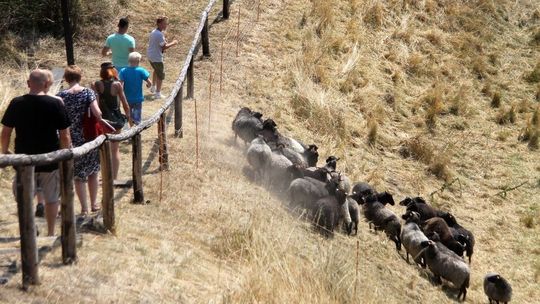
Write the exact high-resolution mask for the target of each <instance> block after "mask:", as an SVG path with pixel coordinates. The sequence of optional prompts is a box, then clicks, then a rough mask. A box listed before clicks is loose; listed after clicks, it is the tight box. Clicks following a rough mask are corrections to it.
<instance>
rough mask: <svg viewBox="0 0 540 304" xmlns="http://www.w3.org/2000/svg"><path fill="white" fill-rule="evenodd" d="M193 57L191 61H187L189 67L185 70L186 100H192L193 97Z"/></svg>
mask: <svg viewBox="0 0 540 304" xmlns="http://www.w3.org/2000/svg"><path fill="white" fill-rule="evenodd" d="M193 69H194V67H193V57H191V60H190V61H189V67H188V70H187V98H188V99H190V98H193V96H194V94H193V93H194V91H195V87H194V83H193V82H194V79H193V78H194V75H193V72H194V71H193Z"/></svg>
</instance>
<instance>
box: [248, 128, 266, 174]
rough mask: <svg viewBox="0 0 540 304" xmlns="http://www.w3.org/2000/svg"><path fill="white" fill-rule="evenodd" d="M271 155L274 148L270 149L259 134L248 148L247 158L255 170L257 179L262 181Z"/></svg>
mask: <svg viewBox="0 0 540 304" xmlns="http://www.w3.org/2000/svg"><path fill="white" fill-rule="evenodd" d="M271 157H272V150H270V147H269V146H268V145H267V144H266V142H265V141H264V139H263V137H262V136H257V137H256V138H255V139H253V140H252V141H251V144H250V145H249V148H248V150H247V160H248V163H249V164H250V165H251V167H252V168H253V170H254V171H255V180H258V181H262V179H263V176H264V172H265V170H266V169H267V167H268V165H269V163H270V161H271Z"/></svg>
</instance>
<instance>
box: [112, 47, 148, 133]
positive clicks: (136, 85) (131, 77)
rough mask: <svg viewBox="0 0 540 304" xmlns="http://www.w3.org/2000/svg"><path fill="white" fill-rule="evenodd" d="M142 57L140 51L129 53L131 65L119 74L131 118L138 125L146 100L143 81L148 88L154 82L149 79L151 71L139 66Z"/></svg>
mask: <svg viewBox="0 0 540 304" xmlns="http://www.w3.org/2000/svg"><path fill="white" fill-rule="evenodd" d="M141 57H142V56H141V54H140V53H138V52H132V53H129V56H128V62H129V67H127V68H124V69H122V70H121V71H120V75H119V76H120V81H121V82H122V84H123V85H124V94H125V95H126V99H127V102H128V104H129V109H130V111H131V119H132V120H133V123H135V124H137V125H138V124H139V123H140V122H141V115H142V102H143V101H144V95H143V88H142V83H143V81H145V82H146V87H147V88H150V87H151V86H152V82H151V81H150V79H148V78H149V77H150V73H149V72H148V71H147V70H146V69H144V68H143V67H140V66H139V63H140V62H141Z"/></svg>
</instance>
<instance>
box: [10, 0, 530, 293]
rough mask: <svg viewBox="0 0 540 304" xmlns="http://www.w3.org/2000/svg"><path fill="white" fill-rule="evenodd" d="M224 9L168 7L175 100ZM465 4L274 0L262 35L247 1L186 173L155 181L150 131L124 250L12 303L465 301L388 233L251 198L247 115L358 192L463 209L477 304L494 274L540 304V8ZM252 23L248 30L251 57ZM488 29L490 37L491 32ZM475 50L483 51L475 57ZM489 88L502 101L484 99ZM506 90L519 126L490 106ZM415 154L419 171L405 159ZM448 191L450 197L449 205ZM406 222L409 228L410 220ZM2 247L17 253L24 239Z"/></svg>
mask: <svg viewBox="0 0 540 304" xmlns="http://www.w3.org/2000/svg"><path fill="white" fill-rule="evenodd" d="M137 3H139V4H140V6H135V5H132V6H131V7H130V10H132V13H130V15H132V18H134V19H133V20H134V21H133V24H135V26H134V27H133V29H132V32H134V33H135V34H134V36H135V37H136V38H137V40H138V41H139V42H140V44H139V45H140V49H142V50H144V49H145V46H143V44H144V41H145V40H146V39H145V37H146V34H142V33H146V32H147V31H149V29H150V28H151V25H152V21H151V19H149V18H147V15H146V14H145V12H146V11H147V10H148V9H149V7H148V5H149V4H146V3H145V2H137ZM456 3H457V2H456ZM459 3H461V2H459ZM489 3H493V5H494V6H495V8H496V9H495V11H496V12H498V13H493V11H491V10H490V9H491V6H489V5H488V4H489ZM205 5H206V4H205V3H202V2H200V1H198V2H197V3H192V2H190V4H189V5H182V6H175V5H172V4H165V6H164V7H163V11H164V12H168V14H169V15H170V16H171V17H173V26H172V28H171V30H170V33H169V35H170V36H173V35H176V36H177V37H178V38H179V39H181V41H182V43H181V47H179V48H177V49H174V50H171V52H169V54H168V55H169V56H170V57H168V59H167V60H168V61H167V72H168V80H169V82H168V85H169V88H170V85H171V83H172V80H173V79H174V78H175V77H176V75H177V74H178V68H177V66H179V65H180V63H181V62H183V56H184V54H185V52H186V50H187V48H188V45H189V41H190V39H191V34H190V33H191V31H192V30H193V28H194V27H195V26H196V23H197V22H198V12H200V11H201V10H202V7H204V6H205ZM456 5H457V4H456ZM456 5H453V4H452V3H451V2H448V1H437V2H436V1H367V2H362V3H360V2H358V1H313V2H309V1H272V2H271V1H261V14H260V18H259V21H258V22H256V19H257V13H256V7H257V2H256V1H238V2H235V3H234V4H233V7H232V13H231V19H230V20H229V21H225V22H220V23H216V24H214V25H213V26H212V29H211V43H212V45H211V48H212V52H213V56H212V58H211V59H206V60H198V61H197V62H196V64H195V67H196V78H195V79H196V86H195V87H196V94H195V95H196V99H195V101H193V100H192V101H186V102H185V104H184V114H185V120H184V125H185V137H184V138H183V139H174V138H172V136H169V144H170V147H169V157H170V161H171V170H170V171H169V172H165V173H163V175H161V174H159V173H157V170H156V169H157V157H156V154H155V149H153V147H154V141H155V138H156V136H155V135H156V133H157V131H156V130H155V128H152V129H150V130H148V131H146V132H145V133H143V141H144V155H145V156H146V160H147V162H146V163H145V172H146V174H145V176H144V182H145V189H144V190H145V195H146V198H147V199H149V200H151V204H149V205H144V206H141V205H131V204H129V202H130V199H131V193H130V192H129V191H128V192H123V191H117V198H118V200H117V223H118V229H117V231H118V233H117V235H116V236H112V235H105V236H103V235H92V234H84V235H83V239H84V241H83V242H84V245H83V247H82V248H81V249H80V250H79V262H78V263H77V264H76V265H74V266H68V267H64V266H61V260H60V252H59V251H56V252H54V253H51V254H49V255H47V257H46V258H45V260H44V261H42V263H41V267H40V275H41V279H42V282H43V284H42V285H41V286H39V287H36V288H35V289H33V290H32V291H31V292H29V293H24V292H21V291H20V290H19V286H20V281H21V277H20V274H18V275H16V276H14V277H13V278H12V279H11V280H10V281H9V283H8V284H6V285H3V286H1V287H0V291H1V292H0V301H2V302H10V303H11V302H13V303H18V302H30V301H33V300H37V302H42V301H43V302H45V301H47V302H68V301H69V302H85V303H86V302H89V303H90V302H100V303H101V302H145V303H147V302H148V303H151V302H187V303H200V302H212V303H214V302H230V303H254V302H265V303H267V302H269V303H284V302H292V303H304V302H316V303H349V302H360V303H381V302H387V303H404V302H405V303H413V302H415V303H417V302H420V303H433V302H436V301H438V302H444V303H446V302H453V301H454V297H455V292H454V291H453V290H451V289H448V288H447V287H443V288H441V287H438V286H434V285H433V284H431V282H430V280H429V276H428V273H427V272H425V271H422V270H419V269H417V268H416V267H414V266H412V265H407V264H406V262H405V261H404V259H403V258H402V257H403V252H402V253H401V254H399V253H397V252H396V251H395V250H394V249H393V248H394V247H393V245H392V243H390V242H388V241H387V240H386V238H385V237H384V236H383V235H382V234H374V233H372V232H370V231H368V227H367V225H366V224H365V223H362V224H361V225H360V227H359V235H358V237H356V238H353V237H345V236H341V235H338V236H336V238H335V239H334V240H330V241H329V240H324V239H322V238H321V237H320V236H319V235H317V234H315V233H313V232H312V231H311V229H310V225H309V224H307V223H305V222H303V221H300V220H296V219H295V217H294V216H293V215H291V214H289V213H287V212H286V211H285V210H284V209H283V208H282V206H281V204H282V203H281V202H280V201H279V200H277V199H276V198H275V197H273V196H272V195H271V194H269V193H268V192H267V191H266V190H264V189H263V188H261V187H259V186H257V185H254V184H252V183H250V182H249V181H248V180H247V179H246V178H245V177H244V176H243V175H242V170H241V169H242V167H243V166H244V164H245V161H244V158H243V152H242V145H241V144H240V145H235V144H233V142H232V134H231V131H230V122H231V120H232V117H233V116H234V114H235V112H236V111H237V109H238V108H239V107H240V106H241V105H249V106H250V107H253V108H256V109H260V110H261V111H262V112H263V113H264V114H265V116H269V117H273V118H274V119H275V120H276V121H277V122H278V124H279V125H280V130H281V131H282V132H283V133H286V134H290V135H293V136H295V137H298V138H299V139H302V140H304V141H306V142H315V143H316V144H317V145H319V146H320V147H321V152H322V153H321V154H322V155H323V156H326V155H330V154H335V155H338V156H340V157H342V159H343V160H342V161H341V162H340V168H341V170H343V172H345V173H346V174H347V175H349V176H350V177H351V178H352V179H353V180H355V181H364V180H367V181H369V182H370V183H373V184H374V185H376V186H377V188H378V189H379V190H388V191H390V192H392V193H393V194H394V195H395V197H396V199H398V200H399V199H402V198H403V197H404V196H409V195H422V196H425V197H429V198H430V200H431V202H432V203H433V204H435V205H437V206H439V207H441V208H443V209H446V210H451V211H452V212H453V213H454V214H455V215H456V217H457V219H458V220H459V221H460V222H462V224H463V225H464V226H465V227H467V228H470V229H471V230H472V231H473V232H474V233H475V235H476V237H477V247H476V250H475V251H476V253H475V255H474V257H473V263H472V265H471V271H472V278H471V287H470V289H469V294H468V301H469V302H473V303H484V302H486V299H485V297H484V295H483V290H482V278H483V276H484V274H485V273H486V272H488V271H497V272H500V273H501V274H503V275H504V276H505V277H506V278H507V279H509V280H510V282H511V283H512V285H513V287H514V302H515V303H523V302H528V303H532V302H534V301H537V300H536V299H538V298H540V293H539V292H540V290H539V289H538V283H539V280H540V251H539V247H538V244H539V241H540V239H539V237H540V234H539V232H540V231H539V229H540V224H539V218H540V213H539V212H540V211H539V208H540V207H539V204H540V195H539V189H540V180H539V172H540V165H539V164H540V157H539V154H538V151H534V150H530V149H529V148H528V146H527V143H522V142H520V141H518V135H519V133H520V132H521V130H522V129H523V127H524V126H526V124H527V120H530V119H531V114H532V113H533V111H534V110H535V109H537V108H538V102H537V101H535V99H534V98H535V97H534V95H535V92H536V91H535V90H536V86H537V84H534V83H529V82H527V81H524V80H523V75H524V74H526V73H529V72H530V71H531V69H532V68H533V67H534V65H535V64H536V61H537V60H538V59H537V58H538V46H536V45H535V44H531V43H530V40H531V36H532V35H533V34H534V31H535V30H537V29H538V25H539V24H538V21H537V20H536V19H534V12H535V11H534V9H535V8H536V11H538V9H537V8H538V1H518V2H516V4H515V5H514V4H513V2H512V3H508V2H506V1H494V2H483V1H477V2H474V5H478V6H473V7H476V8H477V10H473V11H472V12H470V11H469V12H468V13H469V15H467V14H466V13H467V11H466V9H467V8H469V6H467V5H463V6H459V5H457V6H456ZM238 7H241V8H242V10H241V12H242V16H241V17H242V18H241V23H240V24H241V25H240V29H241V42H240V50H239V56H238V57H237V56H236V38H235V35H236V34H235V31H236V22H237V19H236V18H237V13H238V11H237V10H238ZM172 8H174V10H171V9H172ZM460 9H461V10H463V11H460ZM479 9H484V10H479ZM172 12H173V13H172ZM186 12H190V13H186ZM479 12H481V13H479ZM471 14H472V15H471ZM475 14H477V15H475ZM491 14H494V15H493V16H494V17H493V16H492V15H491ZM176 16H181V18H178V17H176ZM455 16H466V17H467V18H471V19H467V18H465V17H464V18H462V19H460V20H455V19H454V18H456V17H455ZM175 17H176V19H175ZM473 17H475V18H473ZM480 17H482V18H480ZM484 17H485V18H486V19H487V20H488V21H489V22H486V23H482V21H484ZM504 17H506V18H507V19H508V20H506V21H505V20H504ZM471 20H478V22H479V25H480V26H484V27H486V24H487V25H488V26H487V28H483V29H482V30H480V29H478V28H476V30H477V32H478V33H477V34H476V35H472V34H470V31H465V30H464V29H465V28H474V26H476V27H478V26H479V25H478V24H472V23H471ZM535 20H536V21H535ZM468 22H469V23H468ZM522 23H524V24H525V25H522ZM141 29H144V30H141ZM486 32H490V33H491V36H490V37H486V36H485V35H487V34H486ZM223 37H225V39H224V40H223V45H224V48H223V54H224V56H223V57H224V61H223V70H224V81H223V90H222V94H221V96H220V94H219V71H220V60H219V59H220V48H221V39H222V38H223ZM509 37H511V38H509ZM48 43H49V44H50V45H45V46H44V48H43V51H42V53H39V54H38V56H40V57H42V58H44V60H49V61H51V62H53V63H55V62H56V63H57V64H61V58H60V57H59V55H58V54H56V53H51V52H50V51H49V50H51V49H53V48H57V49H60V48H61V47H62V46H61V43H60V42H55V41H50V40H49V42H48ZM100 44H101V41H96V42H91V41H89V42H86V44H85V45H80V46H79V48H78V50H79V52H82V53H80V55H79V62H80V64H81V65H82V66H83V67H84V69H85V71H86V73H87V75H96V74H97V65H95V64H94V63H95V62H99V61H101V58H99V57H98V55H97V52H98V49H99V46H100ZM475 44H476V47H477V48H480V49H481V51H479V50H476V51H472V50H470V48H469V47H471V46H474V45H475ZM478 45H479V46H478ZM82 50H86V51H82ZM491 54H494V55H491ZM491 57H495V59H494V60H493V63H490V62H491V61H490V58H491ZM478 62H480V63H478ZM145 66H147V65H146V64H145ZM10 73H15V72H13V71H11V72H10ZM479 73H480V74H482V73H483V76H482V77H480V78H479V77H477V74H479ZM210 74H212V79H213V82H212V112H211V113H212V114H211V123H210V127H209V123H208V117H209V115H208V113H209V87H210V86H209V78H210ZM13 75H15V74H13ZM18 77H20V78H21V79H24V77H21V76H18ZM88 77H89V76H88ZM487 83H490V89H489V90H488V91H490V92H487V93H488V94H483V93H482V92H481V91H482V88H484V87H485V86H486V84H487ZM498 91H500V92H502V96H503V98H502V99H503V106H502V109H503V110H499V109H493V108H491V107H490V102H491V100H492V95H493V94H494V92H498ZM165 92H167V91H166V90H165ZM486 95H487V96H486ZM388 96H392V97H388ZM392 100H393V101H392ZM195 103H196V104H197V112H198V125H199V133H200V138H199V141H200V151H201V153H200V162H199V167H198V168H197V167H196V157H195V128H194V127H195V123H194V110H195V109H194V106H195ZM159 104H160V102H156V101H151V102H147V103H146V104H145V106H144V113H145V114H146V115H149V114H150V113H152V112H153V110H155V109H156V108H158V107H159ZM523 104H524V105H523ZM511 106H515V112H516V115H515V116H516V118H515V123H513V124H512V123H508V124H504V125H500V124H498V123H497V122H496V120H497V117H498V116H499V112H500V111H505V112H507V111H509V109H510V107H511ZM452 109H454V110H452ZM452 113H456V114H452ZM374 126H375V127H374ZM373 130H375V131H373ZM168 134H169V135H171V134H172V126H169V129H168ZM415 138H416V140H412V139H415ZM404 149H407V151H409V154H412V157H409V158H404V157H403V156H402V155H403V151H404ZM122 151H123V152H124V158H123V162H122V163H123V164H126V166H123V167H122V172H121V175H122V176H126V177H127V176H129V172H130V166H129V163H130V162H129V158H128V157H129V155H130V153H129V152H130V146H129V145H127V144H124V145H122ZM411 151H412V153H411ZM425 155H428V156H425ZM421 156H423V157H421ZM415 157H416V158H417V159H419V160H416V159H415ZM11 174H12V173H11V170H8V169H3V170H2V173H1V175H2V178H1V180H0V183H1V187H0V188H1V189H2V190H1V191H0V200H1V201H2V202H4V206H6V208H4V209H3V210H4V211H3V212H2V213H0V224H1V226H0V236H1V237H14V236H17V222H16V209H15V204H14V202H13V199H12V197H11V195H10V193H9V185H10V177H11ZM161 181H162V182H161ZM523 182H527V183H526V184H524V185H523V186H521V187H519V188H517V189H515V190H513V191H509V192H507V194H506V196H505V197H503V196H502V195H497V193H499V192H500V191H501V190H503V189H506V188H510V187H513V186H517V185H520V184H522V183H523ZM161 184H162V185H163V186H162V187H160V185H161ZM445 185H446V187H445ZM160 188H162V198H161V200H160V195H159V194H160ZM439 189H444V191H439V192H436V193H434V192H435V191H437V190H439ZM431 193H433V195H432V196H430V194H431ZM392 209H393V210H394V211H395V212H396V213H399V214H401V213H402V210H400V208H399V207H392ZM1 246H2V248H4V246H5V247H10V248H11V247H13V246H16V242H7V243H2V244H1ZM357 248H358V250H357ZM357 257H358V258H357ZM10 258H16V256H14V257H13V256H12V257H10ZM1 261H4V259H3V260H1ZM0 266H3V265H0ZM1 270H3V268H0V271H1Z"/></svg>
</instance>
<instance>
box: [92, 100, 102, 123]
mask: <svg viewBox="0 0 540 304" xmlns="http://www.w3.org/2000/svg"><path fill="white" fill-rule="evenodd" d="M90 111H92V114H94V116H95V117H97V119H98V120H101V110H100V109H99V105H98V102H97V98H96V100H94V101H92V103H91V104H90Z"/></svg>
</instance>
